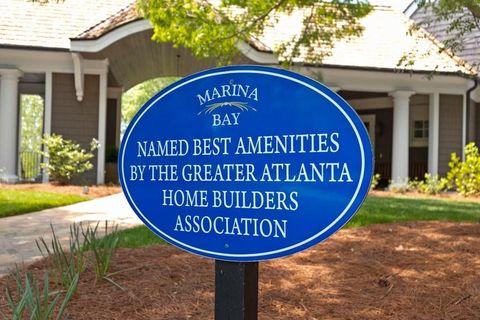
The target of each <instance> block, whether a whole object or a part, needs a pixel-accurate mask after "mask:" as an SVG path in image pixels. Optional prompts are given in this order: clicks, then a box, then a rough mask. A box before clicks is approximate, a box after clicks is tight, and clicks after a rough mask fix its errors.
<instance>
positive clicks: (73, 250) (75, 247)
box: [35, 224, 86, 289]
mask: <svg viewBox="0 0 480 320" xmlns="http://www.w3.org/2000/svg"><path fill="white" fill-rule="evenodd" d="M50 229H51V230H52V240H51V242H50V245H48V244H47V241H46V240H45V239H44V238H43V237H41V238H40V239H39V240H38V241H35V243H36V244H37V248H38V250H40V252H41V253H42V255H44V256H45V257H51V260H50V267H51V269H52V270H53V272H54V276H55V281H56V282H57V283H59V284H61V285H62V286H63V287H64V288H65V289H68V288H69V287H70V286H71V285H72V283H73V282H74V281H75V278H76V276H77V275H78V274H80V273H81V272H83V271H85V251H86V250H85V249H86V246H85V245H84V244H83V242H82V241H81V240H80V232H79V230H80V226H79V225H76V224H74V225H72V226H71V227H70V251H69V252H66V251H65V250H64V249H63V246H62V244H61V242H60V240H59V238H58V237H57V235H56V234H55V230H54V228H53V225H51V224H50Z"/></svg>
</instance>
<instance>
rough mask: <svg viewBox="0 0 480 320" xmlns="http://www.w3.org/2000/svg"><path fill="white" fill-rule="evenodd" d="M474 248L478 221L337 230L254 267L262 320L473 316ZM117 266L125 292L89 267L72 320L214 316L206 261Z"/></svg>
mask: <svg viewBox="0 0 480 320" xmlns="http://www.w3.org/2000/svg"><path fill="white" fill-rule="evenodd" d="M479 252H480V224H478V223H474V224H471V223H470V224H469V223H448V222H419V223H417V222H414V223H403V224H391V225H373V226H369V227H365V228H357V229H347V230H342V231H340V232H338V233H337V234H336V235H334V236H333V237H332V238H331V239H329V240H327V241H326V242H325V243H323V244H320V245H317V246H315V247H313V248H311V249H309V250H306V251H304V252H301V253H298V254H295V255H293V256H291V257H288V258H283V259H278V260H274V261H269V262H262V263H260V298H259V318H260V319H265V320H267V319H322V320H324V319H478V318H479V315H480V254H479ZM44 268H45V261H41V262H38V263H36V264H34V265H33V266H32V267H31V269H32V270H34V271H35V272H36V273H38V274H42V273H43V272H44ZM129 268H136V269H134V270H128V269H129ZM113 269H114V270H113V271H120V270H125V271H124V272H121V273H119V274H117V275H115V276H113V278H114V280H115V281H116V282H117V283H119V284H120V285H121V286H122V287H123V290H122V289H120V288H118V287H115V286H113V285H112V284H110V283H107V282H106V281H102V280H99V281H95V279H94V275H93V272H91V270H90V271H88V272H87V273H85V274H84V275H83V277H82V280H81V284H80V286H79V288H78V292H77V294H76V295H75V298H74V299H73V301H72V303H71V305H70V307H69V314H71V315H72V316H73V318H74V319H213V308H214V305H213V304H214V263H213V261H212V260H209V259H205V258H201V257H197V256H195V255H192V254H188V253H184V252H182V251H180V250H178V249H176V248H174V247H172V246H167V245H159V246H152V247H146V248H142V249H136V250H133V249H122V250H120V251H119V252H118V253H117V255H116V257H115V265H114V268H113ZM4 281H5V279H4V280H3V282H4ZM2 304H4V302H3V301H2V300H1V299H0V305H2Z"/></svg>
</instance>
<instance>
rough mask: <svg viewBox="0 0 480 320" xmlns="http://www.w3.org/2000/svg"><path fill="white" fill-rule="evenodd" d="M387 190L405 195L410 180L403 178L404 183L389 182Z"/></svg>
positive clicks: (408, 188) (408, 189)
mask: <svg viewBox="0 0 480 320" xmlns="http://www.w3.org/2000/svg"><path fill="white" fill-rule="evenodd" d="M388 190H389V191H391V192H394V193H405V192H407V191H410V180H409V179H408V178H405V179H404V181H395V182H394V181H391V182H390V185H389V186H388Z"/></svg>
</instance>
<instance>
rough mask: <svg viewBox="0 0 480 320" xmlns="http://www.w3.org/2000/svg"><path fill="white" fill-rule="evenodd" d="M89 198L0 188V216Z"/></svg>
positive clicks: (64, 204)
mask: <svg viewBox="0 0 480 320" xmlns="http://www.w3.org/2000/svg"><path fill="white" fill-rule="evenodd" d="M88 199H90V198H88V197H85V196H80V195H75V194H64V193H53V192H44V191H36V190H15V189H0V218H2V217H9V216H15V215H18V214H23V213H28V212H34V211H40V210H43V209H48V208H54V207H60V206H66V205H69V204H73V203H77V202H80V201H85V200H88Z"/></svg>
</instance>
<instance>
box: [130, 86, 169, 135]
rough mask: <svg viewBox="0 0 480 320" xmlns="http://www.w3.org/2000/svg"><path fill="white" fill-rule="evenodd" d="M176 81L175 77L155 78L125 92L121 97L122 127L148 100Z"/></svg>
mask: <svg viewBox="0 0 480 320" xmlns="http://www.w3.org/2000/svg"><path fill="white" fill-rule="evenodd" d="M177 79H178V78H175V77H166V78H156V79H152V80H148V81H145V82H142V83H140V84H138V85H136V86H135V87H133V88H131V89H130V90H128V91H127V92H125V93H124V94H123V96H122V127H123V128H126V126H127V125H128V124H129V123H130V121H131V120H132V119H133V117H134V116H135V114H136V113H137V111H138V109H140V107H141V106H142V105H143V104H144V103H145V102H147V101H148V99H150V98H151V97H152V96H153V95H154V94H155V93H157V92H158V91H160V90H161V89H163V88H165V87H166V86H168V85H169V84H171V83H172V82H174V81H175V80H177Z"/></svg>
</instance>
